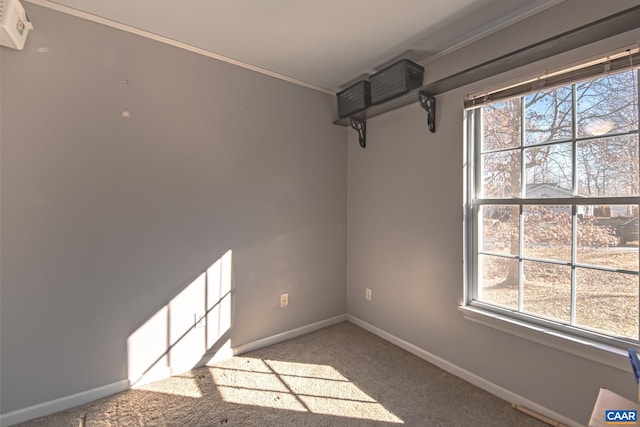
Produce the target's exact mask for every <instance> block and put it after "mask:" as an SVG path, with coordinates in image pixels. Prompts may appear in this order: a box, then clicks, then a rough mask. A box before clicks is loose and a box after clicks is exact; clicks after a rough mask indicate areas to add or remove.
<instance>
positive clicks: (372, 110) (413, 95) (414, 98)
mask: <svg viewBox="0 0 640 427" xmlns="http://www.w3.org/2000/svg"><path fill="white" fill-rule="evenodd" d="M420 90H421V89H414V90H412V91H410V92H407V93H405V94H404V95H401V96H399V97H397V98H393V99H390V100H389V101H387V102H384V103H382V104H377V105H372V106H370V107H367V108H366V109H365V110H362V111H360V112H358V113H354V114H352V115H350V116H347V117H343V118H341V119H338V120H336V121H334V122H333V124H336V125H340V126H351V118H352V117H353V118H354V119H356V120H359V121H362V120H367V119H371V118H373V117H375V116H379V115H380V114H384V113H387V112H389V111H393V110H396V109H398V108H401V107H404V106H406V105H409V104H413V103H414V102H418V100H419V94H420Z"/></svg>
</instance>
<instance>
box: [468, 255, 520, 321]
mask: <svg viewBox="0 0 640 427" xmlns="http://www.w3.org/2000/svg"><path fill="white" fill-rule="evenodd" d="M479 259H480V264H479V265H480V268H481V271H480V272H479V275H480V277H482V283H481V285H480V286H479V289H478V290H479V296H478V299H479V300H480V301H482V302H486V303H489V304H494V305H499V306H502V307H507V308H510V309H513V310H517V309H518V260H517V259H510V258H502V257H495V256H489V255H480V256H479Z"/></svg>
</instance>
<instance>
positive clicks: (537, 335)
mask: <svg viewBox="0 0 640 427" xmlns="http://www.w3.org/2000/svg"><path fill="white" fill-rule="evenodd" d="M635 52H637V50H635ZM603 56H604V55H603ZM464 117H465V123H464V127H465V139H464V158H465V167H464V168H465V171H464V175H465V181H464V182H465V189H464V211H465V214H464V239H465V240H464V271H465V274H464V278H465V283H464V295H463V303H462V304H461V305H460V306H459V310H460V312H461V313H462V315H463V316H464V318H465V319H466V320H469V321H472V322H474V323H477V324H480V325H483V326H486V327H489V328H492V329H495V330H498V331H501V332H504V333H507V334H510V335H513V336H516V337H519V338H522V339H526V340H528V341H532V342H535V343H537V344H541V345H544V346H546V347H550V348H553V349H556V350H559V351H562V352H564V353H567V354H571V355H574V356H578V357H581V358H584V359H587V360H591V361H594V362H597V363H600V364H602V365H605V366H609V367H612V368H615V369H618V370H621V371H623V372H626V373H628V372H631V366H630V363H629V356H628V353H627V349H628V348H635V349H636V350H639V347H638V345H637V344H636V343H634V342H628V341H626V340H623V339H620V340H618V339H615V338H612V337H607V338H608V339H605V340H603V341H602V340H596V339H592V338H590V337H589V334H588V333H587V334H582V333H581V331H579V330H578V329H576V333H575V334H574V333H572V330H571V329H572V328H571V327H567V328H562V330H561V329H556V328H554V327H553V326H546V325H545V323H553V322H546V321H544V320H542V321H539V320H538V319H537V318H532V317H531V316H528V315H526V314H524V313H514V312H511V311H510V310H501V309H500V308H499V307H494V306H491V305H489V304H485V303H482V302H480V301H474V300H473V298H472V296H473V295H472V293H473V290H472V286H473V284H472V280H473V272H470V271H469V270H470V268H469V265H470V264H469V257H470V256H472V254H471V253H470V252H469V245H470V243H469V236H470V235H469V233H473V229H472V221H471V218H472V217H470V216H469V209H468V204H469V203H470V202H469V199H468V195H469V193H468V192H469V190H470V185H471V183H472V182H471V177H470V174H469V173H468V172H469V171H468V169H467V168H468V167H469V165H468V163H467V160H468V150H469V147H468V143H469V141H468V136H467V133H468V128H467V122H466V119H467V114H466V113H465V115H464ZM503 311H505V312H504V313H503ZM529 318H531V319H529ZM639 351H640V350H639Z"/></svg>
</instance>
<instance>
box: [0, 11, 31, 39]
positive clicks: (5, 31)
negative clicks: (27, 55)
mask: <svg viewBox="0 0 640 427" xmlns="http://www.w3.org/2000/svg"><path fill="white" fill-rule="evenodd" d="M30 30H33V24H32V23H31V21H29V18H28V17H27V12H26V11H25V10H24V7H22V4H21V3H20V1H19V0H0V45H2V46H7V47H10V48H13V49H18V50H22V49H23V48H24V44H25V42H26V41H27V34H29V31H30Z"/></svg>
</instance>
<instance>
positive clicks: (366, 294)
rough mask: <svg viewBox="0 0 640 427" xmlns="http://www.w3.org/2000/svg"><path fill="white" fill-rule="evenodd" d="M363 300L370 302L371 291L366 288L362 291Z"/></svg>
mask: <svg viewBox="0 0 640 427" xmlns="http://www.w3.org/2000/svg"><path fill="white" fill-rule="evenodd" d="M364 299H366V300H367V301H371V289H369V288H366V289H365V291H364Z"/></svg>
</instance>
